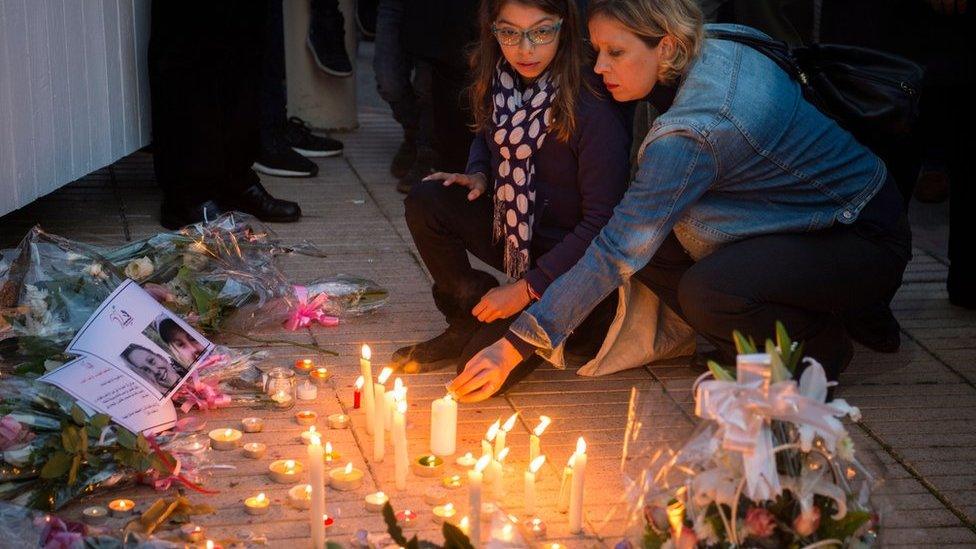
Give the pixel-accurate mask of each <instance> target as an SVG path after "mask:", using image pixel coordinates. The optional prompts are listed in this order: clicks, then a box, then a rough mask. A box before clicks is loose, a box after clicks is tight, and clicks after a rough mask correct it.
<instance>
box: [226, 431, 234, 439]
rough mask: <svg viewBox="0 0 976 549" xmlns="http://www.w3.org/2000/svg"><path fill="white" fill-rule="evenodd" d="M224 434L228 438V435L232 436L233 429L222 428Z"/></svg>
mask: <svg viewBox="0 0 976 549" xmlns="http://www.w3.org/2000/svg"><path fill="white" fill-rule="evenodd" d="M224 436H225V437H227V438H230V437H232V436H234V430H233V429H224Z"/></svg>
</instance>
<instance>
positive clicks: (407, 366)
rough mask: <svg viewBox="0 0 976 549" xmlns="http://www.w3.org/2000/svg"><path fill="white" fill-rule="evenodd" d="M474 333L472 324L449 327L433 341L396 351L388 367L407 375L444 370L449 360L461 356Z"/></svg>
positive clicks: (475, 325) (448, 364)
mask: <svg viewBox="0 0 976 549" xmlns="http://www.w3.org/2000/svg"><path fill="white" fill-rule="evenodd" d="M476 331H477V324H476V323H474V322H465V323H457V324H453V325H450V326H448V327H447V330H445V331H444V333H442V334H441V335H439V336H437V337H435V338H433V339H429V340H427V341H423V342H421V343H417V344H415V345H408V346H406V347H401V348H399V349H397V350H396V352H394V353H393V356H392V357H390V366H391V367H392V368H394V369H396V370H399V371H402V372H403V373H407V374H418V373H422V372H432V371H434V370H440V369H441V368H446V367H447V366H450V365H451V362H450V361H451V360H453V359H457V358H458V357H460V356H461V353H463V352H464V347H465V345H467V344H468V342H469V341H471V338H472V337H474V334H475V332H476Z"/></svg>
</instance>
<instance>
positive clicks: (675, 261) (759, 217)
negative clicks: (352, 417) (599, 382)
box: [449, 0, 911, 401]
mask: <svg viewBox="0 0 976 549" xmlns="http://www.w3.org/2000/svg"><path fill="white" fill-rule="evenodd" d="M588 17H589V30H590V41H591V43H592V45H593V49H594V50H595V51H596V53H597V59H596V63H595V66H594V69H593V70H594V71H595V72H596V73H597V74H599V75H600V76H601V77H602V79H603V84H604V86H605V87H606V89H607V90H608V91H609V92H610V93H611V94H612V95H613V97H614V99H616V100H618V101H632V100H636V99H646V100H649V101H650V102H651V103H652V104H654V106H655V107H656V109H657V111H658V112H660V113H662V114H661V115H660V116H659V117H658V118H657V119H656V120H655V122H654V124H653V125H652V126H651V129H650V131H649V132H648V134H647V136H646V137H645V138H644V141H643V145H642V147H641V152H640V158H639V169H638V171H637V175H636V177H635V179H634V181H633V182H632V183H631V184H630V187H629V188H628V189H627V193H626V195H625V196H624V198H623V200H622V201H621V202H620V204H619V205H618V206H617V208H616V210H615V211H614V215H613V218H612V219H611V220H610V222H609V223H607V225H606V226H605V227H604V228H603V229H602V231H601V232H600V234H599V235H597V237H596V238H594V239H593V243H592V244H591V245H590V247H589V248H588V249H587V250H586V253H585V255H584V256H583V257H582V258H581V259H580V260H579V261H578V262H576V264H575V265H574V266H573V267H572V268H571V269H570V270H569V271H567V272H566V273H564V274H563V275H562V276H561V277H560V278H559V279H558V280H556V281H555V282H554V283H553V284H552V285H551V286H550V287H549V289H548V291H547V292H546V293H545V295H543V296H542V299H541V300H539V301H538V302H537V303H535V304H533V305H532V306H530V307H529V308H528V309H527V310H526V311H525V312H523V313H522V314H521V316H520V317H519V318H518V319H517V320H516V321H515V322H514V323H513V324H512V326H511V329H510V331H509V332H508V333H507V334H506V336H505V338H504V339H501V340H499V341H498V342H496V343H494V344H492V345H491V346H489V347H487V348H486V349H484V350H483V351H482V352H480V353H479V354H478V355H477V356H475V357H474V358H473V359H471V361H469V362H468V364H467V365H466V368H465V370H464V372H463V373H462V374H461V375H459V376H458V377H457V378H456V379H455V380H454V381H453V382H452V383H451V385H450V386H449V389H450V390H451V391H453V392H454V394H455V395H457V396H458V397H459V399H461V400H463V401H478V400H482V399H485V398H488V397H490V396H491V395H492V394H493V393H494V392H495V387H497V386H499V385H500V384H501V383H502V382H503V381H504V380H505V379H506V378H507V377H508V376H509V375H510V373H511V372H512V371H513V370H514V369H515V367H516V365H517V364H519V363H521V362H522V361H523V360H524V357H525V356H528V355H531V354H542V355H548V354H550V353H551V352H552V350H553V349H554V348H556V347H558V345H559V344H560V343H561V342H562V341H564V340H565V339H566V337H567V336H568V335H569V334H570V333H571V332H573V330H574V329H576V328H577V324H578V320H579V319H580V318H583V317H585V315H586V314H587V312H588V311H590V310H591V309H592V308H593V307H594V306H595V305H596V304H597V303H599V302H600V301H601V300H602V299H604V297H605V296H606V295H607V294H609V293H611V292H612V291H613V290H614V288H617V287H618V286H619V285H620V284H621V283H622V281H624V280H626V279H627V278H631V277H632V278H634V279H636V280H638V281H640V282H642V283H643V284H644V285H646V286H647V287H648V288H650V289H651V290H652V291H653V292H654V293H655V294H656V295H657V296H658V298H660V299H661V301H663V302H665V303H667V305H668V306H669V307H670V308H671V309H672V310H673V311H674V312H676V313H677V314H678V315H679V316H681V317H682V318H683V319H684V320H685V321H686V322H687V323H688V324H689V325H690V326H691V327H692V328H694V329H695V331H696V332H697V333H698V334H699V335H701V336H703V337H705V338H706V339H708V340H709V341H710V342H711V343H712V344H713V345H714V346H715V347H716V349H717V350H718V352H719V354H720V355H721V356H720V357H719V360H721V361H723V362H725V363H727V364H728V363H734V361H735V353H736V351H735V345H734V343H733V341H732V332H733V330H740V331H741V332H743V333H744V334H749V335H752V336H754V337H755V339H756V340H757V341H764V340H765V339H766V338H767V337H770V336H772V331H773V329H774V325H775V322H776V321H777V320H779V321H782V322H783V323H784V324H785V325H786V328H787V330H788V331H789V333H790V335H791V336H793V338H794V339H796V340H798V341H804V342H805V344H806V347H805V354H806V355H808V356H811V357H814V358H816V359H817V360H819V361H820V362H821V363H823V365H824V367H825V369H826V371H827V374H828V377H830V379H832V380H836V379H837V378H838V375H839V374H840V372H841V371H842V370H843V369H844V368H845V367H846V366H847V364H848V363H849V362H850V360H851V357H852V356H853V347H852V345H851V342H850V338H849V336H848V334H847V333H846V331H845V328H844V325H843V322H842V321H841V315H842V314H843V313H844V312H845V311H847V310H852V309H853V310H858V309H861V308H864V307H865V306H867V305H869V304H872V303H876V302H878V301H881V300H882V299H883V298H885V297H886V296H890V295H892V294H893V293H894V291H895V290H896V289H897V288H898V286H899V285H900V284H901V277H902V273H903V272H904V270H905V265H906V263H907V261H908V259H909V258H910V256H911V234H910V232H909V230H908V224H907V220H906V217H905V214H904V211H903V208H902V203H901V197H900V194H899V193H898V189H897V187H896V186H895V184H894V181H893V179H892V178H891V177H890V176H889V175H888V171H887V168H886V167H885V164H884V163H883V162H882V161H881V160H880V159H879V158H878V157H877V156H875V155H874V154H873V153H872V152H871V151H870V150H868V149H867V148H865V147H864V146H863V145H861V144H860V143H858V142H857V140H856V139H855V138H854V136H852V135H851V134H850V133H848V132H847V131H846V130H844V129H843V128H841V127H840V126H839V125H838V124H837V123H836V122H834V121H833V120H832V119H830V118H828V117H827V116H826V115H824V114H823V113H821V112H820V111H819V110H817V108H816V107H814V106H813V105H811V104H810V103H808V102H807V101H806V100H805V99H804V98H803V95H802V92H801V90H800V87H799V85H798V83H797V82H796V81H794V80H793V79H792V78H791V77H790V76H789V75H788V74H787V73H786V72H784V71H783V70H781V69H780V68H779V66H777V65H776V64H775V63H774V62H773V61H772V60H770V59H769V58H767V57H766V56H764V55H763V54H762V53H760V52H758V51H756V50H753V49H751V48H750V47H748V46H746V45H744V44H742V43H740V42H736V41H730V40H719V39H712V38H708V37H707V36H706V35H705V34H706V33H705V30H706V29H705V28H704V27H703V25H702V16H701V11H700V10H699V8H698V6H697V5H696V3H695V2H694V0H591V2H590V5H589V10H588ZM722 27H723V29H724V30H727V31H731V32H736V33H740V34H743V35H744V36H746V37H761V36H763V35H762V33H760V32H759V31H756V30H754V29H751V28H749V27H741V26H722Z"/></svg>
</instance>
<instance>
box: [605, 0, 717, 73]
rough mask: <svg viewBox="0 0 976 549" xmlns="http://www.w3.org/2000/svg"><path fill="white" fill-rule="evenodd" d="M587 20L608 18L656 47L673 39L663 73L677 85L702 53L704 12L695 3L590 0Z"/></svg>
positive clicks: (686, 0)
mask: <svg viewBox="0 0 976 549" xmlns="http://www.w3.org/2000/svg"><path fill="white" fill-rule="evenodd" d="M586 15H587V19H588V20H589V19H593V18H594V17H598V16H600V17H608V18H610V19H614V20H616V21H617V22H619V23H620V24H621V25H623V26H624V27H625V28H626V29H627V30H629V31H630V32H632V33H634V35H636V36H637V37H638V38H640V39H641V40H643V41H644V43H646V44H647V45H648V46H649V47H651V48H656V47H657V46H658V44H660V43H661V40H663V39H664V38H665V37H666V36H670V37H671V43H672V47H671V48H669V49H670V51H665V50H664V49H662V51H661V61H660V69H659V71H660V74H659V75H658V77H659V78H660V79H661V80H662V81H663V82H666V83H670V82H674V81H675V80H676V79H677V78H678V77H680V76H681V75H682V74H684V72H685V71H686V70H687V69H688V65H690V64H691V62H692V61H694V60H695V57H697V56H698V54H699V52H700V51H701V44H702V40H703V39H704V28H703V26H702V25H703V23H702V12H701V9H700V8H699V7H698V4H697V3H696V2H695V1H694V0H591V2H590V5H589V7H588V9H587V12H586Z"/></svg>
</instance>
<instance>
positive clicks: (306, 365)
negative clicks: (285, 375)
mask: <svg viewBox="0 0 976 549" xmlns="http://www.w3.org/2000/svg"><path fill="white" fill-rule="evenodd" d="M314 367H315V362H313V361H312V359H310V358H300V359H298V360H296V361H295V370H296V371H298V372H301V373H303V374H307V373H308V372H309V370H311V369H312V368H314Z"/></svg>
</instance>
